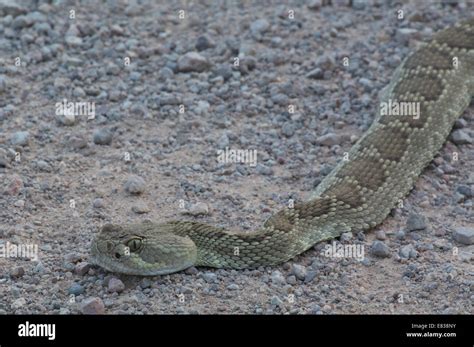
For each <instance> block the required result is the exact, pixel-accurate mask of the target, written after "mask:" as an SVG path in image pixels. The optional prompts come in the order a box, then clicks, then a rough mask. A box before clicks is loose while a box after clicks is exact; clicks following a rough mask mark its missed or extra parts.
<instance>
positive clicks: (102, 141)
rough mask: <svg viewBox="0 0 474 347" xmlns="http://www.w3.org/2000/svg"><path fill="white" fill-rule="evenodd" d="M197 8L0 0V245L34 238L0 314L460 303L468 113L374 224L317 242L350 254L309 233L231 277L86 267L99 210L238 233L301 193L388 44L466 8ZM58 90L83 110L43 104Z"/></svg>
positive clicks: (363, 101)
mask: <svg viewBox="0 0 474 347" xmlns="http://www.w3.org/2000/svg"><path fill="white" fill-rule="evenodd" d="M208 2H209V4H208V5H205V4H204V2H199V4H198V3H195V2H188V1H185V2H182V3H179V2H173V3H175V4H172V2H168V1H166V2H164V3H163V4H156V3H155V2H154V1H149V2H148V1H139V2H137V3H135V2H134V1H130V2H129V1H122V0H110V1H104V2H102V3H101V4H100V5H98V4H97V1H60V0H58V1H53V2H52V3H49V2H42V1H39V2H38V1H31V2H27V1H13V0H0V96H1V98H0V194H1V199H0V223H1V224H0V225H1V227H0V251H1V250H2V249H5V247H6V245H8V244H10V245H11V244H14V245H37V246H38V247H39V249H38V251H39V258H38V259H36V260H29V259H27V258H24V257H23V258H21V257H13V256H12V255H10V256H6V255H5V256H4V257H0V313H4V314H5V313H8V314H27V313H33V314H51V313H60V314H91V313H92V314H94V313H106V314H121V313H127V314H156V313H167V314H175V313H182V314H186V313H199V314H208V313H239V314H241V313H247V314H248V313H253V314H272V313H275V314H288V313H289V314H305V313H309V314H334V313H339V314H340V313H346V314H347V313H349V314H360V313H395V314H398V313H442V314H451V313H462V314H472V313H473V303H474V294H473V291H474V267H473V266H472V264H473V263H472V261H473V254H474V227H473V223H472V206H473V188H474V187H473V184H474V174H473V172H474V160H473V156H474V151H473V138H474V134H473V132H472V129H471V128H472V123H473V120H474V109H473V107H471V108H470V109H468V110H467V111H466V112H465V114H464V115H463V118H461V119H460V120H459V121H458V122H457V123H456V125H455V128H456V129H455V131H454V132H453V133H452V135H451V138H450V139H449V141H448V142H447V143H446V145H445V146H444V148H443V149H442V150H441V152H440V154H439V155H438V156H437V157H436V158H435V160H434V161H433V163H432V164H430V166H429V167H428V168H427V170H425V172H424V174H423V175H422V177H421V178H420V179H419V180H418V182H417V183H416V186H415V188H414V190H413V191H412V193H411V194H410V195H409V196H408V197H407V198H406V199H405V200H404V201H403V204H401V205H400V206H398V208H396V209H394V210H393V213H392V215H391V216H390V217H389V218H387V220H386V221H385V222H384V223H383V224H382V225H380V226H378V227H377V228H375V229H374V230H373V231H371V232H368V233H366V234H350V233H348V234H344V235H343V236H342V237H341V238H340V240H337V241H336V243H335V244H334V247H336V248H337V247H341V246H344V245H349V246H357V247H360V249H362V250H363V251H364V256H363V257H362V258H360V259H356V258H355V257H345V258H340V257H337V256H332V257H328V256H326V253H325V252H324V250H326V249H327V248H326V247H327V246H328V245H330V243H322V244H318V245H316V246H315V247H314V249H311V250H309V251H308V252H306V253H305V254H303V255H301V256H298V257H297V258H296V259H293V260H292V261H290V262H288V263H286V264H283V265H281V266H277V267H265V268H263V267H262V268H259V269H255V270H244V271H235V270H215V269H206V268H198V269H196V268H190V269H188V270H186V271H185V272H182V273H177V274H173V275H167V276H157V277H150V278H140V277H133V276H120V275H118V274H111V273H107V272H105V271H104V270H102V269H100V268H97V267H95V266H92V265H91V264H89V263H88V247H89V245H90V241H91V240H92V238H93V237H94V235H95V234H96V233H97V231H98V229H99V227H100V226H101V225H103V224H105V223H108V222H114V223H130V222H139V221H143V220H146V219H150V220H153V221H166V220H173V219H176V218H179V219H182V218H188V219H194V220H199V221H205V222H209V223H213V224H219V225H222V226H225V227H229V228H234V229H239V230H242V231H243V232H245V231H246V230H252V229H254V228H256V227H258V226H259V225H261V224H262V223H263V222H264V221H265V219H267V218H268V217H269V216H270V215H271V214H272V213H274V212H276V211H277V210H278V209H280V208H282V207H283V206H284V205H286V204H287V203H288V201H289V199H294V200H303V199H305V198H307V197H308V196H309V191H310V190H312V189H313V188H314V187H315V186H316V185H317V184H318V183H319V182H320V181H321V179H322V178H323V177H324V176H325V175H327V174H328V173H329V172H330V171H331V169H332V167H334V165H335V164H336V162H338V161H339V160H341V158H342V156H343V153H344V152H345V151H347V150H348V149H349V148H350V147H351V145H352V143H353V142H354V141H355V140H356V139H357V138H358V137H359V136H360V135H361V134H362V133H363V132H364V131H365V130H366V129H367V128H368V126H369V125H370V123H371V121H372V119H373V115H374V110H375V109H376V108H377V107H378V104H377V101H376V100H377V99H376V98H377V95H378V93H379V91H380V90H381V88H382V87H383V86H385V85H386V84H387V82H388V81H389V78H390V76H391V75H392V73H393V71H394V69H395V68H396V67H397V66H398V65H399V63H400V62H401V61H402V59H403V58H404V57H405V56H406V54H407V53H408V52H409V51H410V50H411V49H413V48H414V47H416V46H417V45H418V44H419V42H420V41H421V40H423V39H426V38H429V37H430V36H431V35H432V34H433V32H434V31H436V30H438V29H440V28H443V27H445V26H446V25H449V24H452V23H455V22H457V21H458V20H460V19H462V18H466V16H468V15H469V13H471V14H472V13H473V9H474V3H472V2H467V1H455V0H454V1H436V2H435V1H433V2H429V1H423V2H420V1H403V5H400V4H399V3H397V2H390V1H389V2H386V1H382V0H377V1H375V0H374V1H364V0H357V1H356V0H353V1H352V2H350V1H348V0H338V1H336V0H333V1H332V2H329V1H323V0H309V1H295V2H292V4H290V5H289V4H286V5H279V4H278V3H277V2H276V1H262V2H260V1H245V2H242V4H241V5H239V6H237V5H236V4H235V3H234V2H229V1H216V2H212V1H208ZM399 10H403V18H402V19H399V18H397V16H398V15H399V14H400V12H399ZM181 11H183V12H181ZM344 58H348V60H345V59H344ZM344 62H348V64H344ZM346 65H347V66H346ZM65 101H66V102H76V103H79V102H88V103H91V105H92V103H93V105H94V106H95V117H89V116H90V115H91V113H86V114H79V115H78V114H76V115H75V116H73V115H68V114H66V115H64V114H59V115H58V113H61V112H58V105H57V104H58V103H59V104H61V103H63V102H65ZM225 148H231V149H248V150H254V149H255V150H257V153H258V156H257V158H258V159H257V162H256V165H255V166H253V165H250V164H249V163H237V164H232V163H222V162H219V160H216V159H218V156H217V151H218V150H220V149H225ZM0 254H1V253H0Z"/></svg>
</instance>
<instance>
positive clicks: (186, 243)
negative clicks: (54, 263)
mask: <svg viewBox="0 0 474 347" xmlns="http://www.w3.org/2000/svg"><path fill="white" fill-rule="evenodd" d="M381 95H382V96H381V100H380V101H381V102H387V103H388V102H389V101H390V102H392V104H393V103H396V102H398V103H400V102H410V103H416V104H417V105H419V110H420V112H419V114H418V115H404V116H394V115H383V114H382V112H378V114H377V115H376V117H375V120H374V122H373V124H372V125H371V127H370V128H369V129H368V130H367V132H366V133H365V134H364V135H363V136H362V138H361V139H359V141H358V142H357V143H356V144H355V145H354V146H353V147H352V149H351V150H350V152H349V153H348V160H343V161H341V162H340V163H339V164H338V165H337V166H336V168H335V169H334V170H333V171H332V172H331V173H330V174H329V175H328V176H327V177H326V178H325V179H324V180H323V181H322V182H321V183H320V184H319V186H318V187H317V188H316V190H315V191H314V192H313V193H312V196H311V198H310V199H309V200H308V201H306V202H302V203H298V204H295V205H294V207H293V208H285V209H283V210H281V211H279V212H277V213H276V214H274V215H273V216H272V217H270V218H269V219H268V220H267V221H266V222H265V223H264V225H263V227H262V228H261V229H259V230H257V231H254V232H251V233H237V232H231V231H227V230H224V229H222V228H218V227H214V226H211V225H206V224H203V223H197V222H188V221H177V222H169V223H164V224H154V223H142V224H135V225H113V224H107V225H105V226H104V227H103V228H102V230H101V231H100V233H99V234H98V236H97V237H96V239H95V240H94V241H93V242H92V247H91V255H92V261H93V262H95V263H96V264H98V265H100V266H102V267H104V268H105V269H107V270H109V271H114V272H120V273H125V274H132V275H160V274H167V273H172V272H176V271H180V270H183V269H185V268H187V267H189V266H193V265H194V266H210V267H217V268H234V269H242V268H250V267H258V266H262V265H274V264H278V263H282V262H285V261H287V260H289V259H291V258H293V257H294V256H296V255H297V254H300V253H302V252H304V251H305V250H307V249H309V248H310V247H312V246H313V245H314V244H315V243H317V242H320V241H323V240H328V239H332V238H335V237H338V236H340V235H341V234H342V233H343V232H347V231H363V230H367V229H369V228H372V227H374V226H376V225H377V224H379V223H380V222H382V221H383V220H384V219H385V218H386V216H387V215H388V213H389V212H390V210H391V209H392V208H393V207H394V206H395V205H396V204H397V202H398V201H399V200H400V199H402V198H403V197H404V196H405V195H406V194H407V193H408V192H409V191H410V189H411V188H412V187H413V184H414V182H415V180H416V179H417V178H418V176H419V175H420V173H421V172H422V170H423V168H424V167H425V166H426V165H427V164H428V163H429V162H430V161H431V160H432V159H433V157H434V155H435V154H436V153H437V152H438V150H439V149H440V147H441V146H442V145H443V143H444V141H445V140H446V138H447V136H448V134H449V133H450V130H451V128H452V125H453V123H454V121H455V120H456V119H457V118H458V117H459V116H460V115H461V114H462V112H463V111H464V110H465V109H466V108H467V107H468V105H469V103H470V100H471V97H472V96H473V95H474V19H470V20H467V21H464V22H460V23H458V24H456V25H455V26H453V27H450V28H447V29H445V30H443V31H440V32H438V33H436V34H435V35H434V37H433V39H432V40H431V41H430V42H429V43H426V44H424V45H423V46H421V47H420V48H419V49H417V50H416V51H415V52H413V53H412V54H411V55H409V56H408V57H407V58H406V59H405V60H404V62H403V63H402V64H401V65H400V67H399V68H397V70H396V71H395V73H394V76H393V78H392V80H391V82H390V84H389V85H388V86H387V87H386V88H385V89H384V91H383V92H382V93H381Z"/></svg>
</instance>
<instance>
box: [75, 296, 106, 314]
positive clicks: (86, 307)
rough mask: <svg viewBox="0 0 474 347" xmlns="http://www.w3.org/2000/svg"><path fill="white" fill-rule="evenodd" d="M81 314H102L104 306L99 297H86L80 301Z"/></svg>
mask: <svg viewBox="0 0 474 347" xmlns="http://www.w3.org/2000/svg"><path fill="white" fill-rule="evenodd" d="M79 307H80V311H81V312H82V314H104V313H105V306H104V303H103V302H102V299H100V298H87V299H84V300H83V301H82V302H81V303H80V306H79Z"/></svg>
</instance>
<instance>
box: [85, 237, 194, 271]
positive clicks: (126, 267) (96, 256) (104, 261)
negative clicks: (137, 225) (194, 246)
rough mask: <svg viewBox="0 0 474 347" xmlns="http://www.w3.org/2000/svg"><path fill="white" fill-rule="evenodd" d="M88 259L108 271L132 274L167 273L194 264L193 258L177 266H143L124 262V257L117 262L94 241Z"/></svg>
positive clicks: (181, 269)
mask: <svg viewBox="0 0 474 347" xmlns="http://www.w3.org/2000/svg"><path fill="white" fill-rule="evenodd" d="M122 258H124V257H122ZM125 258H126V257H125ZM89 260H90V262H91V264H94V265H97V266H100V267H102V268H103V269H105V270H107V271H109V272H115V273H121V274H125V275H133V276H160V275H169V274H172V273H175V272H179V271H183V270H185V269H187V268H189V267H191V266H193V265H194V260H192V259H191V260H190V261H188V262H184V263H182V264H179V265H178V266H163V264H161V265H158V264H146V265H145V266H143V264H141V266H138V265H136V266H134V265H133V264H130V262H131V261H129V264H126V260H125V259H123V262H118V261H117V260H118V259H113V258H112V257H110V256H107V255H104V254H102V253H101V252H100V250H99V248H98V247H97V244H96V243H95V242H93V243H92V245H91V251H90V258H89Z"/></svg>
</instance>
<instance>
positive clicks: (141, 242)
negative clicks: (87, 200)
mask: <svg viewBox="0 0 474 347" xmlns="http://www.w3.org/2000/svg"><path fill="white" fill-rule="evenodd" d="M91 256H92V262H93V263H94V264H96V265H99V266H101V267H103V268H104V269H106V270H108V271H111V272H119V273H123V274H127V275H139V276H155V275H166V274H169V273H173V272H177V271H181V270H184V269H186V268H188V267H190V266H192V265H193V264H194V263H195V262H196V257H197V250H196V246H195V244H194V242H193V241H192V240H191V239H190V238H189V237H187V236H178V235H175V234H173V233H172V232H171V229H170V228H169V227H167V225H165V224H163V225H157V224H152V223H143V224H131V225H126V226H121V225H115V224H106V225H104V226H103V227H102V229H101V230H100V232H99V234H98V235H97V237H96V238H95V239H94V240H93V241H92V244H91Z"/></svg>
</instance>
